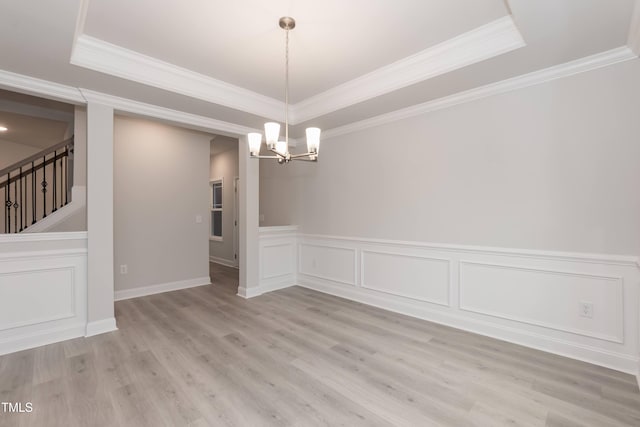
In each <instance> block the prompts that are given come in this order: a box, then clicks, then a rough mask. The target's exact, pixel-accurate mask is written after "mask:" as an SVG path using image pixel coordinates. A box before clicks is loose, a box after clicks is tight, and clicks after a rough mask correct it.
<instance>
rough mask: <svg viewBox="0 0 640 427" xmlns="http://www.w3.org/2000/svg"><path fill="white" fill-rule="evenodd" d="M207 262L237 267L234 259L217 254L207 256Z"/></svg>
mask: <svg viewBox="0 0 640 427" xmlns="http://www.w3.org/2000/svg"><path fill="white" fill-rule="evenodd" d="M209 262H215V263H216V264H220V265H224V266H226V267H232V268H235V267H237V266H236V263H235V261H234V260H232V259H226V258H219V257H217V256H209Z"/></svg>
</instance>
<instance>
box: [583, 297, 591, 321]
mask: <svg viewBox="0 0 640 427" xmlns="http://www.w3.org/2000/svg"><path fill="white" fill-rule="evenodd" d="M580 317H587V318H589V319H593V303H590V302H584V301H581V302H580Z"/></svg>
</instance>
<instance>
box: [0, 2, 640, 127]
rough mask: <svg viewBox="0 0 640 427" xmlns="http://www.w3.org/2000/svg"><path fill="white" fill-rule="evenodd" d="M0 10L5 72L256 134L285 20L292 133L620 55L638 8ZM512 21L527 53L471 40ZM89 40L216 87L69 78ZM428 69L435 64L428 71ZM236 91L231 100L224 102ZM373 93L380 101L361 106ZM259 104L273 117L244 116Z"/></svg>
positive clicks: (156, 76)
mask: <svg viewBox="0 0 640 427" xmlns="http://www.w3.org/2000/svg"><path fill="white" fill-rule="evenodd" d="M2 3H3V4H2V14H0V52H2V56H0V69H2V70H7V71H11V72H15V73H19V74H25V75H29V76H34V77H38V78H42V79H46V80H49V81H54V82H58V83H62V84H65V85H70V86H73V87H82V88H87V89H91V90H94V91H99V92H104V93H110V94H113V95H116V96H121V97H125V98H129V99H133V100H137V101H141V102H147V103H150V104H155V105H159V106H163V107H167V108H171V109H175V110H179V111H185V112H188V113H192V114H197V115H201V116H205V117H211V118H215V119H218V120H223V121H228V122H232V123H237V124H241V125H244V126H249V127H259V126H260V125H261V123H262V122H263V121H264V117H269V116H270V115H271V116H273V114H271V113H272V112H274V111H280V110H281V109H282V104H281V102H280V101H281V100H282V98H283V96H282V90H283V48H284V40H283V35H284V34H283V31H282V30H280V29H279V28H278V27H277V20H278V18H279V17H280V16H282V15H292V16H294V17H295V18H296V20H297V22H298V27H297V28H296V29H295V30H293V32H292V33H291V56H292V58H291V74H292V75H291V90H292V99H293V100H294V101H295V102H296V103H297V104H296V105H294V106H293V107H292V108H293V110H294V111H293V113H294V115H295V113H297V112H305V111H306V112H307V113H308V114H306V115H305V114H301V115H300V117H301V120H299V122H303V123H302V124H301V125H299V126H298V127H296V130H295V132H297V133H300V131H299V130H298V128H302V126H306V125H309V124H319V125H321V127H323V129H330V128H333V127H336V126H342V125H344V124H347V123H350V122H353V121H357V120H363V119H366V118H369V117H372V116H376V115H380V114H384V113H388V112H390V111H393V110H397V109H400V108H406V107H408V106H411V105H414V104H419V103H425V102H428V101H432V100H434V99H438V98H442V97H447V96H450V95H452V94H456V93H459V92H461V91H465V90H469V89H472V88H475V87H478V86H483V85H487V84H490V83H494V82H498V81H501V80H504V79H507V78H511V77H514V76H518V75H522V74H526V73H530V72H533V71H537V70H541V69H544V68H547V67H552V66H556V65H559V64H562V63H565V62H568V61H572V60H576V59H579V58H582V57H585V56H588V55H593V54H597V53H600V52H604V51H608V50H610V49H614V48H618V47H621V46H624V45H626V44H627V35H628V32H629V27H630V23H631V16H632V10H633V6H634V0H615V1H611V0H535V1H533V0H509V1H508V2H505V1H503V0H396V1H393V2H391V1H388V0H350V1H344V0H342V1H339V0H326V1H322V2H318V1H312V0H287V1H285V0H272V1H269V2H265V1H260V0H242V1H240V0H238V1H235V2H228V1H221V0H185V1H182V2H168V1H163V2H157V1H152V0H137V1H135V2H127V1H124V0H111V1H97V0H91V1H84V2H83V1H81V0H60V1H57V2H41V1H37V0H24V1H20V2H11V1H3V2H2ZM509 14H511V16H512V18H513V21H514V22H515V25H516V27H515V28H517V31H516V33H517V35H518V36H521V39H522V40H523V41H524V43H525V44H526V46H522V47H521V46H519V45H517V43H514V42H513V40H512V43H511V44H508V43H507V44H506V45H505V46H506V47H502V48H501V47H500V46H499V45H497V44H496V43H497V42H496V41H495V40H494V39H491V38H488V37H487V35H486V34H485V35H480V36H477V34H476V33H474V31H475V29H477V28H478V27H480V26H483V25H487V24H491V23H493V22H496V20H498V19H501V18H502V19H504V17H505V16H508V15H509ZM78 18H80V19H78ZM84 18H86V19H84ZM507 19H508V18H507ZM78 24H80V25H78ZM464 33H467V34H470V33H473V34H476V37H475V41H476V44H475V45H474V44H471V45H469V46H471V47H470V48H468V49H467V51H464V50H463V51H457V52H458V57H460V56H461V54H462V53H470V54H474V53H476V52H475V50H486V52H484V56H482V55H478V56H477V57H476V58H475V59H474V60H472V61H469V62H467V63H464V62H459V63H457V65H455V66H452V67H450V68H448V69H445V70H440V72H433V69H437V66H438V65H439V64H442V63H447V64H451V63H452V58H451V55H449V57H447V56H446V52H453V51H454V50H453V49H446V52H445V54H443V55H440V56H436V57H433V56H428V55H427V56H423V57H421V58H422V60H423V63H422V64H421V67H422V68H418V71H425V72H424V74H423V75H422V76H418V78H417V79H414V80H411V79H406V80H405V81H404V83H403V84H401V85H397V86H394V87H389V88H384V87H383V86H384V85H383V83H386V82H387V81H384V80H380V79H378V80H375V81H374V84H373V85H370V84H368V81H367V85H361V86H360V87H358V86H357V85H353V84H350V83H352V82H354V79H355V81H356V82H357V81H362V79H363V77H362V76H365V77H366V76H367V75H368V74H367V73H372V72H373V74H374V75H376V72H377V71H379V70H380V68H381V67H383V68H384V67H388V66H389V64H391V63H393V62H394V61H400V62H399V63H400V64H401V65H402V67H404V68H400V71H403V70H405V69H406V65H407V64H409V65H410V62H411V61H410V60H408V59H407V57H410V56H411V55H416V54H418V55H420V54H421V53H424V52H429V51H430V49H431V50H433V49H436V48H434V46H436V45H438V44H442V43H444V44H445V46H452V44H451V43H452V39H453V41H455V40H456V39H455V37H456V36H460V35H462V34H464ZM83 37H85V38H86V40H90V41H91V40H94V41H97V42H99V43H103V44H104V45H103V47H104V46H113V47H114V50H113V51H112V52H111V53H113V52H116V53H118V54H122V52H125V53H126V54H127V55H130V56H131V57H132V58H133V59H135V61H132V62H129V63H127V67H134V66H137V65H139V64H140V63H141V58H142V59H145V60H150V61H151V62H149V61H147V63H152V65H154V66H155V65H157V64H158V63H162V64H165V63H168V64H172V66H176V67H179V68H180V69H181V70H182V69H184V70H190V71H191V72H196V73H199V74H201V75H203V76H204V77H205V78H206V79H211V82H213V83H215V84H213V85H209V86H207V85H202V84H200V85H199V86H198V85H195V86H194V90H191V91H190V90H185V87H184V85H183V86H180V84H177V83H179V78H176V82H177V83H176V84H175V85H171V84H170V83H172V82H171V79H170V78H169V79H168V80H167V78H166V76H165V75H161V74H162V73H160V72H158V73H150V72H146V70H148V69H144V68H141V69H139V70H137V71H138V72H141V71H145V72H146V74H145V73H142V74H141V75H142V76H144V79H140V78H134V77H132V76H135V75H136V74H135V71H136V70H133V69H131V68H127V67H121V68H120V69H117V68H116V67H112V69H111V70H107V71H106V72H108V73H109V74H111V75H108V74H106V73H105V69H101V70H102V71H103V72H98V71H95V70H96V69H100V68H99V67H95V66H92V65H91V64H92V62H91V61H93V63H94V64H95V63H98V62H99V61H100V60H102V61H103V63H104V59H105V58H107V59H108V57H104V56H103V57H102V58H101V57H100V56H99V55H98V54H103V53H104V52H98V51H94V52H89V53H90V54H93V56H91V55H89V56H85V57H84V59H85V62H84V64H83V66H82V67H80V66H76V65H71V63H70V61H71V57H72V53H73V52H74V50H73V48H74V43H76V42H77V40H80V42H81V43H80V45H82V41H83ZM482 37H485V38H484V39H483V38H482ZM494 45H495V46H494ZM81 47H85V46H81ZM492 48H493V50H492ZM76 50H78V49H76ZM85 53H86V52H85ZM143 55H146V56H143ZM472 56H473V55H472ZM425 58H426V59H425ZM432 58H436V59H437V61H439V62H437V63H436V62H434V63H432V64H429V63H428V61H429V60H430V59H432ZM120 59H121V57H120ZM454 59H455V58H454ZM136 61H137V62H136ZM154 61H155V62H154ZM142 62H144V61H142ZM453 62H455V61H453ZM147 65H148V64H147ZM429 70H431V71H430V72H426V71H429ZM379 74H380V73H378V74H377V75H376V76H378V75H379ZM139 75H140V74H139ZM171 76H173V75H170V77H171ZM187 76H188V77H190V76H191V75H189V74H187ZM387 77H388V76H387ZM392 77H393V76H392ZM187 81H188V79H187ZM198 83H201V82H198ZM208 83H210V82H208ZM345 84H346V86H345ZM2 85H3V82H2V79H1V78H0V86H2ZM225 85H226V86H225ZM230 85H234V87H231V86H230ZM338 85H342V86H338ZM336 86H338V89H332V88H335V87H336ZM5 87H6V86H5ZM229 87H231V89H233V90H231V91H227V92H225V90H227V89H228V88H229ZM368 87H377V88H378V89H380V88H382V89H383V90H381V91H378V92H374V91H372V92H370V93H366V94H364V95H365V96H363V97H361V98H357V97H356V96H355V95H354V94H356V92H357V91H358V90H363V88H364V89H366V88H368ZM201 88H204V89H207V90H209V89H212V90H218V92H219V93H218V95H219V97H218V98H216V97H215V96H214V97H212V96H203V93H204V92H206V91H201V90H200V89H201ZM187 89H189V88H187ZM236 89H241V91H239V90H236ZM242 91H245V92H242ZM247 94H248V95H247ZM323 95H324V99H322V97H323ZM245 98H246V99H245ZM225 100H229V102H225ZM256 100H258V101H259V102H258V103H262V104H261V105H262V106H263V107H264V108H262V109H260V108H254V109H252V108H248V107H249V106H250V105H253V104H255V102H254V101H256ZM338 100H342V101H343V102H342V104H341V103H339V102H337V101H338ZM231 101H233V102H231ZM245 107H247V108H245ZM298 107H299V108H298ZM302 107H305V108H304V109H303V108H302ZM298 110H299V111H298ZM303 110H304V111H303ZM311 113H313V114H311ZM274 114H275V113H274Z"/></svg>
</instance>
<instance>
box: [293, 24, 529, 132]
mask: <svg viewBox="0 0 640 427" xmlns="http://www.w3.org/2000/svg"><path fill="white" fill-rule="evenodd" d="M525 45H526V44H525V42H524V40H523V38H522V35H521V34H520V32H519V31H518V28H517V27H516V25H515V23H514V21H513V19H512V17H511V16H510V15H508V16H505V17H503V18H500V19H498V20H495V21H493V22H490V23H488V24H486V25H483V26H481V27H478V28H476V29H474V30H471V31H468V32H466V33H464V34H461V35H459V36H457V37H454V38H452V39H450V40H447V41H444V42H442V43H440V44H437V45H435V46H432V47H430V48H428V49H426V50H423V51H421V52H418V53H417V54H414V55H411V56H408V57H406V58H404V59H401V60H399V61H397V62H394V63H392V64H389V65H386V66H384V67H381V68H378V69H377V70H375V71H372V72H370V73H367V74H365V75H363V76H361V77H358V78H356V79H353V80H351V81H348V82H346V83H343V84H340V85H338V86H336V87H333V88H331V89H329V90H327V91H325V92H322V93H320V94H318V95H314V96H312V97H310V98H307V99H305V100H303V101H300V102H298V103H297V104H295V105H293V108H292V117H293V120H292V123H294V124H296V123H303V122H305V121H307V120H310V119H313V118H316V117H319V116H322V115H325V114H328V113H331V112H334V111H337V110H340V109H342V108H345V107H348V106H351V105H354V104H357V103H359V102H363V101H366V100H369V99H371V98H375V97H377V96H380V95H384V94H386V93H389V92H393V91H395V90H398V89H401V88H404V87H407V86H410V85H412V84H415V83H418V82H421V81H424V80H428V79H431V78H433V77H436V76H439V75H442V74H445V73H448V72H451V71H453V70H457V69H459V68H462V67H465V66H468V65H471V64H475V63H477V62H480V61H484V60H486V59H489V58H493V57H496V56H498V55H501V54H503V53H506V52H510V51H512V50H514V49H518V48H521V47H523V46H525Z"/></svg>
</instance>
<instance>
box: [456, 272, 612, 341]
mask: <svg viewBox="0 0 640 427" xmlns="http://www.w3.org/2000/svg"><path fill="white" fill-rule="evenodd" d="M459 268H460V295H459V299H460V300H459V307H460V309H461V310H464V311H470V312H474V313H479V314H484V315H488V316H492V317H500V318H503V319H508V320H514V321H516V322H522V323H528V324H531V325H537V326H542V327H544V328H550V329H556V330H559V331H565V332H570V333H572V334H578V335H584V336H587V337H592V338H597V339H601V340H606V341H611V342H615V343H620V344H623V343H624V286H623V279H622V277H608V276H600V275H593V274H585V273H576V272H569V271H562V270H551V269H538V268H529V267H521V266H515V265H507V264H497V263H486V262H472V261H460V262H459ZM539 295H553V298H552V299H549V300H547V301H542V304H538V303H537V301H536V297H538V296H539ZM581 301H585V302H588V303H591V304H593V305H594V307H595V309H594V313H593V318H584V317H580V316H579V303H580V302H581ZM545 302H547V303H548V304H545ZM571 308H573V310H571ZM567 309H569V310H567Z"/></svg>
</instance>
